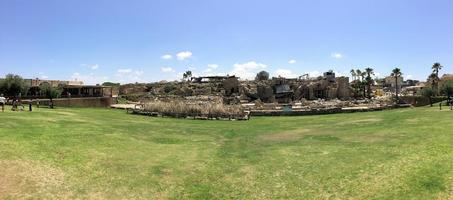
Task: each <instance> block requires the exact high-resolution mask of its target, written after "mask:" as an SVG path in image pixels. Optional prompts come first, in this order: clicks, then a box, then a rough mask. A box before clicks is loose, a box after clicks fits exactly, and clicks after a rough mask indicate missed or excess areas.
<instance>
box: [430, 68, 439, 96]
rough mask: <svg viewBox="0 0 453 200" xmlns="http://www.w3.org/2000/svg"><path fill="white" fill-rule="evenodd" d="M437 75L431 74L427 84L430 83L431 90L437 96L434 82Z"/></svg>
mask: <svg viewBox="0 0 453 200" xmlns="http://www.w3.org/2000/svg"><path fill="white" fill-rule="evenodd" d="M437 78H438V77H437V75H436V73H432V74H430V75H429V76H428V82H431V88H432V89H433V91H434V93H435V94H436V95H437V87H436V81H437Z"/></svg>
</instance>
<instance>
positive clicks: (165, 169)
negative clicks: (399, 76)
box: [0, 107, 453, 199]
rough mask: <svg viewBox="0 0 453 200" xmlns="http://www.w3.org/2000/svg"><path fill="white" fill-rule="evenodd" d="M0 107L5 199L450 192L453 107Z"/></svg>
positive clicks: (424, 195)
mask: <svg viewBox="0 0 453 200" xmlns="http://www.w3.org/2000/svg"><path fill="white" fill-rule="evenodd" d="M446 108H447V107H444V109H445V110H443V111H439V110H438V108H437V107H434V108H429V107H425V108H416V109H412V108H409V109H400V110H391V111H382V112H369V113H354V114H335V115H323V116H302V117H255V118H252V119H251V120H250V121H198V120H185V119H182V120H181V119H170V118H153V117H145V116H137V115H131V114H126V113H125V112H124V111H121V110H110V109H82V108H72V109H63V108H58V109H55V110H50V109H39V110H35V111H33V112H11V111H9V110H8V111H7V112H5V113H0V121H1V126H0V199H17V198H33V199H43V198H45V199H48V198H53V199H65V198H66V199H67V198H71V199H72V198H78V199H86V198H88V199H283V198H291V199H452V198H453V111H450V110H447V109H446Z"/></svg>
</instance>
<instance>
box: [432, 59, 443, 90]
mask: <svg viewBox="0 0 453 200" xmlns="http://www.w3.org/2000/svg"><path fill="white" fill-rule="evenodd" d="M442 67H443V66H442V65H441V64H440V63H438V62H436V63H434V64H433V66H432V67H431V69H433V74H435V75H436V77H435V81H434V82H433V83H435V84H434V85H433V87H435V90H436V93H437V94H439V80H440V78H439V71H440V70H441V69H442Z"/></svg>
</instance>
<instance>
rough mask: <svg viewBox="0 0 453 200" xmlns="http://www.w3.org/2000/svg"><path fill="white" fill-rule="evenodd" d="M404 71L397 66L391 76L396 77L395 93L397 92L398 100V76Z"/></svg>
mask: <svg viewBox="0 0 453 200" xmlns="http://www.w3.org/2000/svg"><path fill="white" fill-rule="evenodd" d="M402 75H403V73H402V72H401V69H400V68H398V67H397V68H395V69H393V70H392V74H390V76H393V77H394V78H395V94H396V99H397V100H398V78H399V77H401V76H402Z"/></svg>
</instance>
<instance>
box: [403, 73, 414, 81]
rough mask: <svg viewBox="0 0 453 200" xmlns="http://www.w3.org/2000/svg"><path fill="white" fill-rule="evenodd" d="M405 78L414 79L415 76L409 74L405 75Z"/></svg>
mask: <svg viewBox="0 0 453 200" xmlns="http://www.w3.org/2000/svg"><path fill="white" fill-rule="evenodd" d="M404 78H405V79H406V80H408V79H413V78H414V76H412V75H410V74H408V75H406V76H404Z"/></svg>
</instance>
